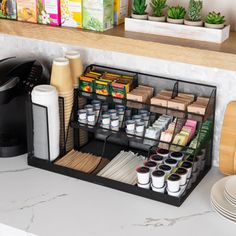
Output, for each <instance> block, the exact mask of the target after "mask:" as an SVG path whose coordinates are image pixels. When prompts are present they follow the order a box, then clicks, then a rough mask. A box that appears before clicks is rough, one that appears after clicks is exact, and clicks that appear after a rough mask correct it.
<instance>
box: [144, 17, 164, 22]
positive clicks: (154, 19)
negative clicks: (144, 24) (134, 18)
mask: <svg viewBox="0 0 236 236" xmlns="http://www.w3.org/2000/svg"><path fill="white" fill-rule="evenodd" d="M148 20H150V21H157V22H165V21H166V17H165V16H148Z"/></svg>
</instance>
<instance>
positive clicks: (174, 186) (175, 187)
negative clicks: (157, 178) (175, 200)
mask: <svg viewBox="0 0 236 236" xmlns="http://www.w3.org/2000/svg"><path fill="white" fill-rule="evenodd" d="M180 179H181V177H180V176H179V175H177V174H170V175H169V176H168V178H167V188H168V190H169V191H171V192H178V191H179V189H180Z"/></svg>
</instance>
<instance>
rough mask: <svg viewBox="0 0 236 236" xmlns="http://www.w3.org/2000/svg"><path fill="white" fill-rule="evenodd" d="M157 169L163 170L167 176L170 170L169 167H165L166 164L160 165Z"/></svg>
mask: <svg viewBox="0 0 236 236" xmlns="http://www.w3.org/2000/svg"><path fill="white" fill-rule="evenodd" d="M158 169H159V170H163V171H164V172H165V174H166V175H168V174H169V173H170V172H171V170H172V168H171V166H169V165H166V164H161V165H159V166H158Z"/></svg>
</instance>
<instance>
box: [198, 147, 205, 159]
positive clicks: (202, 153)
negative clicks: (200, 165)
mask: <svg viewBox="0 0 236 236" xmlns="http://www.w3.org/2000/svg"><path fill="white" fill-rule="evenodd" d="M205 155H206V149H202V150H201V151H200V152H199V153H198V154H197V157H198V158H199V159H200V160H203V159H205Z"/></svg>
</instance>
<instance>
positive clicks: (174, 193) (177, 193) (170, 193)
mask: <svg viewBox="0 0 236 236" xmlns="http://www.w3.org/2000/svg"><path fill="white" fill-rule="evenodd" d="M166 191H167V194H168V195H170V196H172V197H180V196H181V194H182V193H181V189H179V191H178V192H171V191H170V190H169V189H168V187H167V188H166Z"/></svg>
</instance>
